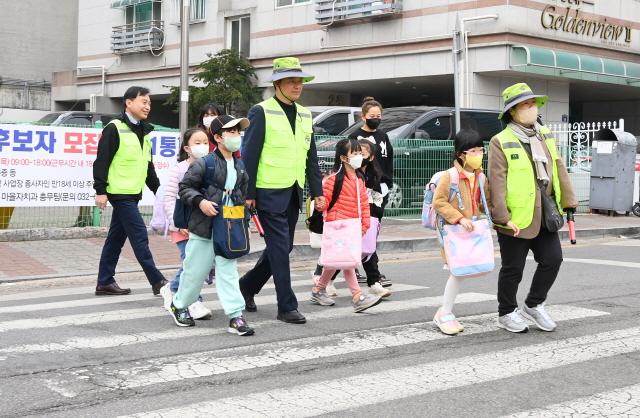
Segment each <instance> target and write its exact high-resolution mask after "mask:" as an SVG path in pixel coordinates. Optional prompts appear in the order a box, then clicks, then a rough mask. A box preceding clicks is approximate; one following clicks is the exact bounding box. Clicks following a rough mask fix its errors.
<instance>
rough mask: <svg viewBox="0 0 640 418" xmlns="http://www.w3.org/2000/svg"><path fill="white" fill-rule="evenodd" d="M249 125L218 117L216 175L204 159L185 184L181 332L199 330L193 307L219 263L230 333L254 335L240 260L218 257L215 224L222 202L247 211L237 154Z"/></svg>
mask: <svg viewBox="0 0 640 418" xmlns="http://www.w3.org/2000/svg"><path fill="white" fill-rule="evenodd" d="M248 125H249V121H248V120H247V119H245V118H234V117H233V116H229V115H220V116H218V117H216V119H215V120H214V121H213V122H211V132H212V133H213V134H214V139H215V140H216V143H217V147H216V150H215V151H214V152H213V153H211V155H212V156H213V173H212V174H208V169H207V163H206V161H205V158H199V159H197V160H196V161H194V162H193V163H192V164H191V166H190V167H189V169H188V170H187V172H186V173H185V175H184V177H183V179H182V181H181V182H180V192H179V194H180V199H181V200H182V201H183V203H184V204H185V205H187V206H190V207H191V208H192V212H191V216H190V217H189V241H188V242H187V246H186V248H185V258H184V262H183V264H182V269H183V270H182V275H181V277H180V284H179V286H178V291H177V292H176V294H175V295H174V296H173V302H172V303H171V306H170V309H169V311H170V312H171V315H172V317H173V320H174V321H175V323H176V325H178V326H180V327H192V326H194V325H195V322H194V321H193V318H192V317H191V315H190V314H189V309H188V307H189V306H191V305H192V304H193V303H195V302H196V301H197V300H198V296H199V295H200V291H201V290H202V285H203V280H202V279H203V277H205V276H206V275H207V273H208V272H209V271H210V270H211V267H213V263H214V259H215V264H216V266H217V277H216V288H217V290H218V298H219V299H220V304H221V305H222V308H223V309H224V313H225V315H227V316H228V317H229V327H228V331H229V332H231V333H236V334H238V335H242V336H247V335H253V333H254V330H253V329H252V328H251V327H249V325H248V324H247V321H246V319H245V318H244V317H243V315H242V312H243V310H244V308H245V303H244V298H243V297H242V293H240V287H239V284H238V281H239V277H240V276H239V274H238V266H237V260H236V259H227V258H224V257H222V256H220V255H216V254H215V251H214V246H213V241H212V238H213V237H212V219H211V218H212V217H214V216H222V215H219V214H218V209H217V208H218V207H221V206H222V205H223V199H226V198H229V199H231V202H232V203H233V205H242V206H244V203H245V200H246V195H247V184H248V180H249V177H248V175H247V172H246V170H245V168H244V164H243V163H242V161H241V160H239V159H237V158H235V157H234V156H233V153H234V152H236V151H237V150H238V149H239V148H240V131H241V130H242V129H246V127H247V126H248ZM208 176H212V177H213V178H212V179H209V178H208Z"/></svg>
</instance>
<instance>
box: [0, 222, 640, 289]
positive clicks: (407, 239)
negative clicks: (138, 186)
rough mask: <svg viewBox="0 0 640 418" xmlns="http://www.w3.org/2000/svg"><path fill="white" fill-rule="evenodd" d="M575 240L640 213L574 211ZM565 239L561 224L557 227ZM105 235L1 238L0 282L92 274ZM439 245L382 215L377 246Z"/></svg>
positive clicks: (302, 239) (124, 260)
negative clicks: (578, 213) (2, 239)
mask: <svg viewBox="0 0 640 418" xmlns="http://www.w3.org/2000/svg"><path fill="white" fill-rule="evenodd" d="M576 230H577V236H578V239H585V238H602V237H612V238H615V237H618V236H621V235H622V236H631V235H638V234H640V218H638V217H635V216H628V217H625V216H616V217H607V216H604V215H577V216H576ZM561 238H562V240H563V241H566V240H567V239H568V238H567V232H566V226H565V228H564V230H563V231H561ZM149 241H150V245H151V251H152V253H153V256H154V259H155V261H156V265H158V266H159V267H160V269H175V268H177V266H178V265H179V263H180V258H179V256H178V251H177V249H176V247H175V245H174V244H172V243H171V242H170V241H169V240H166V239H164V237H162V236H161V235H151V236H150V237H149ZM103 243H104V238H102V237H92V238H84V239H59V240H34V241H13V242H0V259H1V260H2V261H3V262H2V264H1V265H0V283H2V282H16V281H24V280H37V279H46V278H56V277H69V276H85V275H96V274H97V268H98V262H99V259H100V252H101V249H102V244H103ZM251 247H252V248H251V249H252V254H250V255H249V256H247V257H245V258H243V260H244V261H250V260H255V259H256V258H257V257H258V256H259V255H260V253H261V251H262V249H263V248H264V241H263V240H262V239H261V238H260V236H258V235H257V234H255V233H254V234H252V236H251ZM437 248H438V243H437V238H436V235H435V232H434V231H431V230H428V229H425V228H423V227H422V226H421V224H420V221H419V220H418V219H396V218H388V219H384V220H383V223H382V228H381V231H380V243H379V251H380V252H382V253H384V252H390V251H393V252H397V253H406V252H414V251H426V250H434V249H437ZM318 255H319V250H317V249H312V248H310V247H309V235H308V233H307V231H306V229H305V226H304V224H303V223H302V222H299V223H298V228H297V231H296V237H295V245H294V250H293V252H292V257H294V258H298V259H303V258H310V259H312V258H316V257H318ZM117 271H118V273H124V272H137V271H141V269H140V266H139V265H138V263H137V261H136V259H135V257H134V255H133V251H132V250H131V246H130V245H129V244H125V247H124V248H123V250H122V255H121V257H120V262H119V263H118V270H117Z"/></svg>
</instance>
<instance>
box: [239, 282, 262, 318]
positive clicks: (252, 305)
mask: <svg viewBox="0 0 640 418" xmlns="http://www.w3.org/2000/svg"><path fill="white" fill-rule="evenodd" d="M240 293H242V297H243V298H244V309H245V310H246V311H247V312H256V311H257V310H258V307H257V306H256V302H255V301H254V300H253V296H254V295H249V293H248V292H245V291H244V290H242V286H240Z"/></svg>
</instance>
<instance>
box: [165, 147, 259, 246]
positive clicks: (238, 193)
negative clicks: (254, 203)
mask: <svg viewBox="0 0 640 418" xmlns="http://www.w3.org/2000/svg"><path fill="white" fill-rule="evenodd" d="M213 155H214V157H215V169H214V175H213V184H206V188H203V187H204V186H205V178H204V177H205V172H206V169H207V167H206V164H205V161H204V159H203V158H199V159H197V160H196V161H194V162H193V163H192V164H191V166H190V167H189V169H188V170H187V172H186V173H185V175H184V177H183V178H182V181H181V182H180V190H179V192H178V194H179V195H180V200H182V202H183V203H184V204H185V205H187V206H190V207H192V208H193V211H192V212H191V217H190V218H189V232H191V233H194V234H196V235H198V236H201V237H203V238H208V239H211V218H210V217H209V216H206V215H205V214H204V213H202V211H201V210H200V206H199V205H200V202H201V201H202V200H204V199H206V200H209V201H211V202H214V203H216V204H217V205H218V209H219V210H220V211H221V210H222V209H221V207H222V195H223V193H224V184H225V182H226V180H227V162H226V160H225V159H224V158H223V157H222V155H221V154H220V151H216V152H214V153H213ZM233 161H234V165H235V167H236V173H237V175H238V178H237V180H236V184H235V186H234V189H233V192H232V193H231V200H232V201H233V204H234V205H244V203H245V200H246V197H247V185H248V183H249V175H248V174H247V171H246V170H245V168H244V164H243V163H242V161H240V160H238V159H236V158H234V159H233Z"/></svg>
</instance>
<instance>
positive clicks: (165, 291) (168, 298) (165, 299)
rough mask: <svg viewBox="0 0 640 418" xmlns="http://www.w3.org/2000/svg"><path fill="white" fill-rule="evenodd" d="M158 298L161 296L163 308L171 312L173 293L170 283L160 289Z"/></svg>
mask: <svg viewBox="0 0 640 418" xmlns="http://www.w3.org/2000/svg"><path fill="white" fill-rule="evenodd" d="M160 296H162V304H163V305H164V308H165V309H166V310H168V311H169V312H171V303H172V302H173V292H172V291H171V282H169V283H167V284H165V285H164V286H162V287H161V288H160Z"/></svg>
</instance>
